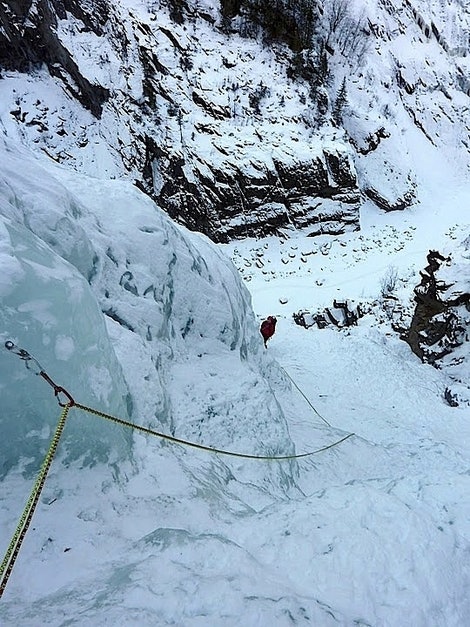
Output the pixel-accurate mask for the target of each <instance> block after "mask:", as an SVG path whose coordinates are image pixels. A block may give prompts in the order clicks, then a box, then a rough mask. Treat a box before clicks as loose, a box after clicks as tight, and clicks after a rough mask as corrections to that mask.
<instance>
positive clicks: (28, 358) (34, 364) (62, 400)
mask: <svg viewBox="0 0 470 627" xmlns="http://www.w3.org/2000/svg"><path fill="white" fill-rule="evenodd" d="M5 348H6V349H7V350H9V351H11V352H13V353H14V354H15V355H17V356H18V357H19V358H20V359H21V360H23V361H24V362H25V365H26V367H27V368H28V370H31V371H32V372H34V374H36V375H39V376H41V377H42V378H43V379H44V380H45V381H46V382H47V383H48V384H49V385H50V386H51V387H52V388H53V390H54V395H55V396H56V398H57V401H58V403H59V405H60V406H61V407H63V411H62V414H61V415H60V418H59V422H58V424H57V427H56V430H55V433H54V435H53V437H52V440H51V444H50V446H49V450H48V451H47V453H46V456H45V458H44V461H43V463H42V466H41V469H40V471H39V474H38V476H37V479H36V482H35V484H34V486H33V489H32V491H31V494H30V497H29V499H28V501H27V503H26V506H25V508H24V511H23V514H22V515H21V518H20V520H19V522H18V525H17V527H16V530H15V533H14V534H13V537H12V539H11V542H10V544H9V546H8V549H7V552H6V554H5V557H4V559H3V562H2V564H1V566H0V598H1V597H2V595H3V592H4V590H5V587H6V584H7V582H8V578H9V577H10V574H11V572H12V570H13V567H14V565H15V562H16V559H17V557H18V553H19V551H20V548H21V544H22V542H23V539H24V537H25V535H26V532H27V530H28V527H29V525H30V522H31V519H32V517H33V515H34V511H35V509H36V506H37V503H38V501H39V498H40V496H41V492H42V489H43V487H44V483H45V481H46V477H47V473H48V472H49V469H50V467H51V464H52V460H53V458H54V455H55V453H56V451H57V447H58V445H59V440H60V437H61V435H62V432H63V430H64V427H65V421H66V419H67V415H68V412H69V410H70V408H72V407H75V408H77V409H81V410H82V411H84V412H86V413H88V414H92V415H95V416H98V417H100V418H104V419H106V420H109V421H111V422H114V423H116V424H119V425H122V426H125V427H130V428H132V429H135V430H137V431H140V432H141V433H145V434H147V435H152V436H156V437H158V438H161V439H164V440H167V441H169V442H172V443H174V444H181V445H183V446H189V447H192V448H196V449H199V450H202V451H208V452H210V453H218V454H220V455H229V456H232V457H239V458H243V459H256V460H269V461H282V460H292V459H300V458H303V457H309V456H311V455H316V454H317V453H321V452H322V451H327V450H328V449H331V448H333V447H335V446H338V444H341V443H342V442H344V441H345V440H347V439H349V438H351V437H352V436H353V435H354V433H349V434H348V435H346V436H344V437H343V438H341V439H340V440H337V441H336V442H333V443H332V444H328V445H327V446H323V447H321V448H319V449H316V450H314V451H309V452H307V453H300V454H298V455H250V454H248V453H236V452H234V451H227V450H224V449H218V448H213V447H211V446H205V445H204V444H197V443H196V442H190V441H188V440H182V439H180V438H175V437H173V436H171V435H166V434H164V433H160V432H159V431H154V430H153V429H149V428H147V427H143V426H141V425H137V424H135V423H133V422H130V421H128V420H122V419H121V418H117V417H116V416H112V415H111V414H107V413H105V412H102V411H99V410H97V409H93V408H92V407H87V406H86V405H82V404H81V403H78V402H76V401H75V400H74V398H73V397H72V396H71V394H69V392H68V391H67V390H65V389H64V388H63V387H62V386H59V385H57V384H56V383H55V382H54V381H53V380H52V379H51V378H50V377H49V375H48V374H47V373H46V371H45V370H44V369H43V368H42V366H41V364H40V363H39V362H38V361H37V359H35V358H34V357H33V356H32V355H31V354H30V353H28V352H27V351H26V350H24V349H22V348H19V347H18V346H16V344H14V343H13V342H11V341H8V342H5ZM286 374H287V373H286ZM287 376H289V375H288V374H287ZM289 378H290V377H289ZM292 382H293V383H294V385H295V386H296V387H297V388H298V386H297V385H296V384H295V382H294V381H292ZM298 389H299V390H300V388H298ZM302 395H303V393H302ZM305 398H306V397H305ZM306 400H307V402H309V401H308V399H306ZM309 404H310V405H311V403H310V402H309ZM311 407H312V409H314V411H315V413H317V414H318V412H317V411H316V409H315V408H314V407H313V405H311ZM318 415H320V414H318ZM320 417H321V416H320ZM321 418H322V417H321ZM322 419H323V420H324V421H325V422H326V424H328V425H329V423H328V422H327V421H326V420H325V419H324V418H322ZM329 426H331V425H329Z"/></svg>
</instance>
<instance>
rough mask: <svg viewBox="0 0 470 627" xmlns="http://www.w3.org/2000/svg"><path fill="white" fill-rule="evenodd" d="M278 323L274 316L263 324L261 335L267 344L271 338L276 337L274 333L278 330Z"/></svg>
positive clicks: (269, 317)
mask: <svg viewBox="0 0 470 627" xmlns="http://www.w3.org/2000/svg"><path fill="white" fill-rule="evenodd" d="M276 322H277V319H276V318H275V317H274V316H268V317H267V318H266V320H264V321H263V322H262V323H261V327H260V333H261V335H262V336H263V339H264V343H265V344H266V342H267V341H268V340H269V338H270V337H272V336H273V335H274V331H275V330H276Z"/></svg>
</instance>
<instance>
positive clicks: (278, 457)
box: [75, 403, 354, 461]
mask: <svg viewBox="0 0 470 627" xmlns="http://www.w3.org/2000/svg"><path fill="white" fill-rule="evenodd" d="M75 407H76V408H77V409H82V410H83V411H86V412H88V413H89V414H94V415H95V416H100V418H106V420H110V421H112V422H115V423H117V424H119V425H123V426H125V427H131V428H132V429H136V430H137V431H141V432H142V433H146V434H147V435H154V436H157V437H158V438H162V439H163V440H168V441H169V442H173V443H175V444H182V445H184V446H190V447H192V448H197V449H199V450H201V451H209V452H210V453H219V454H220V455H230V456H232V457H242V458H243V459H260V460H277V461H280V460H286V459H300V458H301V457H309V456H310V455H316V454H317V453H321V452H322V451H326V450H327V449H329V448H333V446H337V445H338V444H341V442H344V441H345V440H347V439H348V438H350V437H351V436H353V435H354V433H349V434H348V435H347V436H345V437H343V438H341V440H338V441H337V442H333V444H328V446H323V447H322V448H319V449H316V450H315V451H309V452H308V453H300V454H299V455H274V456H273V455H250V454H248V453H235V452H233V451H227V450H224V449H220V448H213V447H212V446H205V445H204V444H197V443H196V442H190V441H189V440H181V439H180V438H175V437H173V436H171V435H166V434H165V433H160V432H159V431H153V429H148V428H147V427H142V426H140V425H136V424H135V423H134V422H129V421H128V420H122V419H121V418H116V417H115V416H111V415H110V414H105V413H104V412H102V411H99V410H97V409H92V408H91V407H87V406H86V405H82V404H81V403H75Z"/></svg>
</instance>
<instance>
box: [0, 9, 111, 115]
mask: <svg viewBox="0 0 470 627" xmlns="http://www.w3.org/2000/svg"><path fill="white" fill-rule="evenodd" d="M67 13H70V14H72V15H73V16H74V17H75V18H76V19H77V20H79V21H80V22H81V23H82V25H83V26H82V27H83V30H84V31H87V30H88V31H93V32H94V33H95V34H96V35H98V36H101V35H102V34H103V26H104V24H105V23H106V21H107V19H108V16H109V9H108V6H107V4H106V2H105V0H97V1H96V2H89V1H88V0H85V2H80V3H78V2H74V0H64V1H62V0H50V1H49V0H38V2H33V0H10V1H9V2H7V3H1V4H0V26H1V28H0V67H2V68H3V69H6V70H18V71H20V72H28V71H30V70H32V69H34V68H35V67H39V66H41V65H42V64H46V65H47V67H48V68H49V71H50V73H51V74H52V75H53V76H57V77H58V78H60V79H61V80H62V81H63V82H64V84H65V86H66V88H67V89H68V90H69V92H70V93H71V94H72V95H73V96H74V97H75V98H77V100H78V101H79V102H80V103H81V104H82V105H83V106H84V107H85V108H87V109H89V110H90V111H91V112H92V113H93V115H95V116H96V117H100V115H101V110H102V105H103V103H104V102H105V101H106V100H107V98H108V97H109V91H108V90H107V89H105V88H103V87H101V86H100V85H93V84H92V83H90V82H89V81H88V80H87V79H86V78H85V77H84V76H83V75H82V74H81V73H80V71H79V68H78V66H77V64H76V62H75V61H74V59H73V58H72V55H71V54H70V52H69V51H68V50H67V48H65V46H64V45H63V44H62V42H61V41H60V39H59V37H58V35H57V25H58V20H65V19H67Z"/></svg>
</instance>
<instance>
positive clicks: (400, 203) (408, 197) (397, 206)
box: [364, 187, 416, 211]
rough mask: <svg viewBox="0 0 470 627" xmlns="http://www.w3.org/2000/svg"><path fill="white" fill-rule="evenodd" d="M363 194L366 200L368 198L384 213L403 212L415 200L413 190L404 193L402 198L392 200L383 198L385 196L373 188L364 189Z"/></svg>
mask: <svg viewBox="0 0 470 627" xmlns="http://www.w3.org/2000/svg"><path fill="white" fill-rule="evenodd" d="M364 193H365V195H366V196H367V197H368V198H370V200H372V202H373V203H375V204H376V205H377V207H379V208H380V209H383V210H384V211H403V210H404V209H406V208H407V207H410V206H411V205H412V204H413V202H414V200H415V198H416V195H415V193H414V192H413V190H410V191H408V192H406V193H405V194H404V195H403V196H401V197H400V198H395V199H394V200H389V199H388V198H385V196H383V195H382V194H380V193H379V192H378V191H377V190H376V189H374V188H373V187H368V188H366V189H365V190H364Z"/></svg>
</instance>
